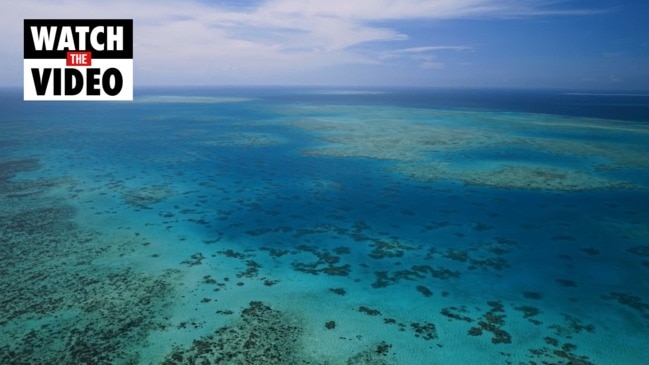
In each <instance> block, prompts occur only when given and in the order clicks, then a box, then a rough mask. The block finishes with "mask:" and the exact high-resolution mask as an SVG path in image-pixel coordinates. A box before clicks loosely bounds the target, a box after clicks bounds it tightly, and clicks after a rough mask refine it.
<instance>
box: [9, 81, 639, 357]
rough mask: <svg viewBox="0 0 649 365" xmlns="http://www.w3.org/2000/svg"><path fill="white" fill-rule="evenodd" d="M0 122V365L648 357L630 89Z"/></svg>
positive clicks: (433, 93) (37, 106) (215, 92)
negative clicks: (619, 91) (0, 246)
mask: <svg viewBox="0 0 649 365" xmlns="http://www.w3.org/2000/svg"><path fill="white" fill-rule="evenodd" d="M0 108H1V109H0V110H2V111H1V112H0V244H1V245H2V249H1V250H0V289H1V291H0V363H2V364H166V365H168V364H408V365H416V364H643V363H647V362H648V361H649V347H647V343H649V205H648V204H647V203H648V202H649V93H635V94H634V93H616V92H601V93H585V92H579V91H574V92H566V91H557V90H537V91H528V90H489V89H472V90H463V89H424V88H421V89H413V88H332V87H329V88H315V87H313V88H298V87H258V88H252V87H230V88H225V87H224V88H148V89H146V88H143V89H136V90H135V100H134V101H133V102H23V101H22V95H21V90H18V89H3V90H1V91H0Z"/></svg>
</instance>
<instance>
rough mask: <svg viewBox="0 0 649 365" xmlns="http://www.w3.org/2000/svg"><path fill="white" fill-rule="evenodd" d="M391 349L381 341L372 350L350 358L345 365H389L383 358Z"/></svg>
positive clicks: (390, 346)
mask: <svg viewBox="0 0 649 365" xmlns="http://www.w3.org/2000/svg"><path fill="white" fill-rule="evenodd" d="M391 349H392V345H391V344H389V343H387V342H385V341H381V342H380V343H378V344H377V345H375V346H372V348H370V349H367V350H365V351H361V352H359V353H358V354H356V355H354V356H352V357H350V358H349V359H347V362H345V365H389V364H390V362H388V361H387V359H385V357H386V356H388V355H389V353H390V350H391Z"/></svg>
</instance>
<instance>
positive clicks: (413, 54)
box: [379, 46, 474, 70]
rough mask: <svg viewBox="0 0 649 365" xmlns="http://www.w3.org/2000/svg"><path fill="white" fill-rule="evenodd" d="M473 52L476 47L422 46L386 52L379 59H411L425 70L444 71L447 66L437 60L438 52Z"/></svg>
mask: <svg viewBox="0 0 649 365" xmlns="http://www.w3.org/2000/svg"><path fill="white" fill-rule="evenodd" d="M473 50H474V47H471V46H421V47H411V48H403V49H395V50H390V51H385V52H382V53H381V54H380V55H379V59H381V60H390V59H398V60H401V59H409V60H412V61H415V62H417V63H418V64H419V67H420V68H423V69H429V70H430V69H443V68H444V67H445V64H444V63H443V62H440V61H439V60H437V54H436V52H440V51H473Z"/></svg>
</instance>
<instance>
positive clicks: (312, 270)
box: [292, 245, 351, 276]
mask: <svg viewBox="0 0 649 365" xmlns="http://www.w3.org/2000/svg"><path fill="white" fill-rule="evenodd" d="M297 249H299V250H300V251H302V252H309V253H311V254H313V255H314V256H315V257H317V259H318V260H317V261H314V262H298V261H296V262H293V264H292V266H293V269H294V270H297V271H301V272H305V273H308V274H313V275H318V274H321V273H322V274H326V275H331V276H349V273H350V271H351V265H349V264H344V265H337V264H338V263H339V262H340V256H336V255H332V254H331V253H330V252H329V251H328V250H326V249H319V248H318V247H315V246H307V245H300V246H298V247H297Z"/></svg>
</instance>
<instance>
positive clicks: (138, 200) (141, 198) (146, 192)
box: [122, 185, 174, 209]
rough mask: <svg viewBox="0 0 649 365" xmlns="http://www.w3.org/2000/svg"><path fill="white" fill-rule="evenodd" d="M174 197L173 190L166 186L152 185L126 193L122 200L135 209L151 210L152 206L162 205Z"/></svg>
mask: <svg viewBox="0 0 649 365" xmlns="http://www.w3.org/2000/svg"><path fill="white" fill-rule="evenodd" d="M173 195H174V192H173V190H171V189H170V188H169V187H167V186H165V185H152V186H148V187H144V188H139V189H132V190H129V191H126V192H125V193H124V194H123V196H122V198H123V199H124V201H125V202H126V203H127V204H129V205H131V206H133V207H135V208H138V209H151V205H154V204H156V203H160V202H162V201H164V200H166V199H168V198H169V197H171V196H173Z"/></svg>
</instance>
